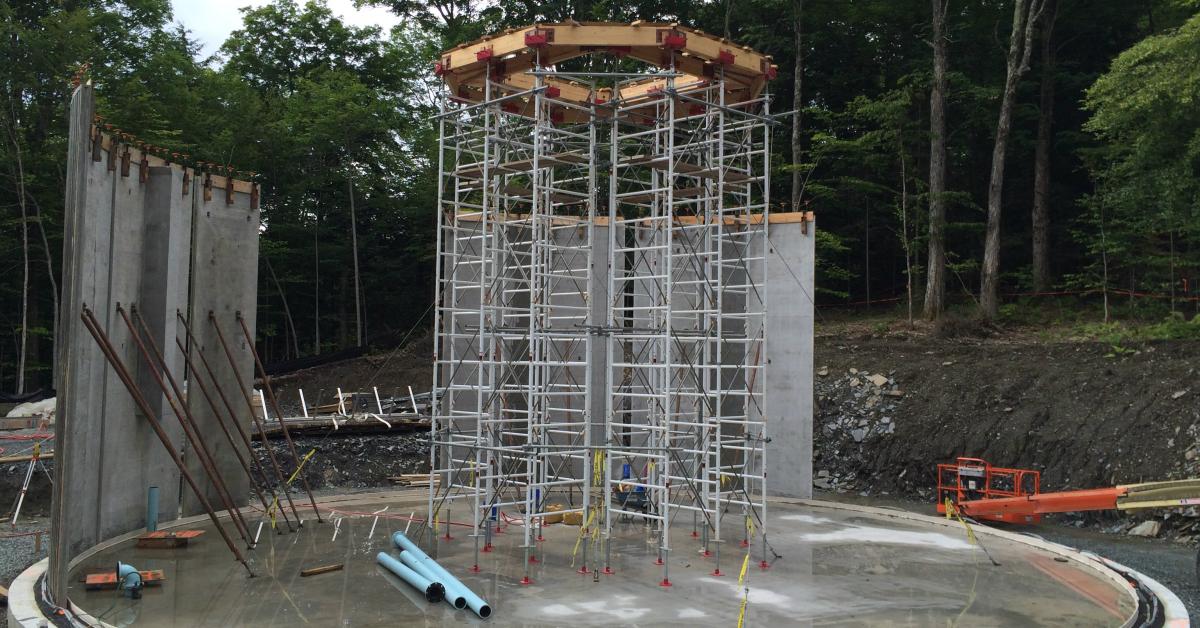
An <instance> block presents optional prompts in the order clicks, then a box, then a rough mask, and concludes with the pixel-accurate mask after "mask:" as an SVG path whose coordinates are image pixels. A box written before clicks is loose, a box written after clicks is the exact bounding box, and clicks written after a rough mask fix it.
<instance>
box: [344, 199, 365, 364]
mask: <svg viewBox="0 0 1200 628" xmlns="http://www.w3.org/2000/svg"><path fill="white" fill-rule="evenodd" d="M346 191H347V192H349V194H350V250H351V252H352V253H353V254H354V334H355V338H356V342H357V344H355V345H354V346H356V347H361V346H363V315H362V304H363V300H362V282H361V281H359V276H358V215H357V214H356V213H355V212H354V182H353V181H351V180H350V179H349V178H348V177H347V179H346Z"/></svg>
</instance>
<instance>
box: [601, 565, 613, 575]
mask: <svg viewBox="0 0 1200 628" xmlns="http://www.w3.org/2000/svg"><path fill="white" fill-rule="evenodd" d="M600 573H602V574H604V575H606V576H611V575H613V574H615V573H617V572H615V571H613V570H612V567H605V568H604V569H602V570H601V571H600Z"/></svg>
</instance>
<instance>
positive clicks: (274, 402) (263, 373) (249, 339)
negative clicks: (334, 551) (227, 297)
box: [214, 312, 321, 522]
mask: <svg viewBox="0 0 1200 628" xmlns="http://www.w3.org/2000/svg"><path fill="white" fill-rule="evenodd" d="M214 320H215V319H214ZM237 322H238V325H240V326H241V327H242V335H243V336H245V338H246V345H247V346H248V347H250V355H252V356H254V366H255V368H257V369H258V375H259V377H261V378H262V383H263V390H264V391H266V394H267V401H270V402H271V409H272V410H273V411H274V412H275V420H277V421H279V429H280V430H281V431H283V440H285V441H287V445H288V449H290V450H292V460H295V461H296V469H297V470H298V469H300V456H299V455H297V453H296V443H294V442H292V435H291V434H290V433H288V428H287V423H285V422H284V420H283V411H281V410H280V409H279V400H278V399H276V398H275V391H274V390H273V389H272V388H271V378H270V377H268V376H267V370H266V369H264V368H263V363H262V360H260V359H259V357H258V349H257V348H255V346H254V337H253V336H251V335H250V330H249V329H248V328H247V327H246V319H244V318H242V313H241V312H237ZM218 333H219V332H218ZM300 483H301V484H303V485H304V492H306V493H308V501H309V502H311V503H312V507H313V512H315V513H317V521H318V522H319V521H321V511H320V510H317V500H315V499H313V494H312V489H311V488H309V487H308V478H307V477H305V476H304V474H303V473H301V474H300Z"/></svg>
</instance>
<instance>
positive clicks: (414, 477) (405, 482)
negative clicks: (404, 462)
mask: <svg viewBox="0 0 1200 628" xmlns="http://www.w3.org/2000/svg"><path fill="white" fill-rule="evenodd" d="M388 480H389V481H391V483H392V484H399V485H400V486H429V474H428V473H403V474H401V475H395V476H391V477H389V478H388ZM441 483H442V478H441V476H435V477H434V478H433V485H434V486H440V485H441Z"/></svg>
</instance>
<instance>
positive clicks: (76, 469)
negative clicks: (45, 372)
mask: <svg viewBox="0 0 1200 628" xmlns="http://www.w3.org/2000/svg"><path fill="white" fill-rule="evenodd" d="M92 119H93V93H92V88H91V86H88V85H85V86H82V87H80V88H78V89H77V90H76V91H75V93H74V94H73V96H72V100H71V134H70V143H69V146H68V165H67V188H66V205H65V216H64V237H63V281H62V298H61V308H62V311H61V313H60V317H59V320H60V322H59V329H57V330H56V333H57V337H58V339H59V342H58V347H59V355H58V363H59V369H58V373H57V375H56V380H55V387H56V388H57V390H58V412H57V424H56V429H55V447H54V448H55V482H54V485H55V487H56V488H55V493H54V497H53V502H52V506H51V515H52V525H51V542H50V566H49V571H50V575H51V578H50V585H51V590H52V591H55V592H57V591H62V590H65V578H66V566H67V565H68V564H69V562H70V560H71V558H72V557H74V556H76V555H77V554H78V553H79V552H81V551H82V550H84V549H86V548H88V547H91V546H93V545H95V544H96V543H97V542H99V541H100V540H101V539H106V538H110V537H112V536H114V535H117V534H121V533H125V532H129V531H131V530H134V529H137V528H141V527H142V526H143V525H144V520H145V514H146V512H145V509H146V506H145V504H146V491H147V488H148V487H149V486H157V487H159V491H160V493H159V513H158V514H159V517H160V518H161V519H163V520H171V519H175V518H176V517H178V516H179V515H180V507H181V499H180V497H181V495H180V476H179V472H178V470H177V468H176V467H175V464H174V463H173V462H172V461H171V459H170V457H169V455H168V453H167V452H166V450H165V449H164V448H163V446H162V445H161V443H160V442H159V440H158V438H157V437H156V436H155V434H154V433H153V431H152V430H151V428H150V425H149V423H148V422H147V421H146V419H145V417H143V416H141V414H140V412H139V411H138V410H137V409H136V408H135V406H134V403H133V401H132V398H131V397H130V395H129V393H128V391H127V390H126V389H125V386H124V385H123V384H122V383H121V381H120V379H119V378H118V377H117V376H116V374H115V373H114V372H113V371H112V369H111V368H109V365H108V363H107V361H106V360H105V358H104V355H103V353H101V351H100V349H99V347H98V346H97V344H96V342H95V341H94V339H93V338H92V336H91V334H90V333H89V331H88V330H87V328H85V327H84V326H83V324H82V322H81V320H80V313H81V312H82V308H83V307H84V306H87V307H88V308H90V309H91V310H92V311H93V313H94V315H95V317H96V318H97V320H98V322H99V324H100V326H101V328H102V329H103V330H104V332H105V334H106V335H108V337H109V338H110V340H111V341H112V343H113V345H114V347H115V349H116V352H117V354H118V355H119V357H120V358H121V360H122V361H123V362H124V363H125V364H126V366H127V367H128V368H129V370H130V372H131V373H132V374H133V376H134V377H135V378H136V381H137V383H138V386H139V388H140V389H141V391H142V393H143V394H144V395H145V396H146V398H147V400H148V401H149V404H150V406H151V408H152V409H153V410H154V413H155V414H156V415H157V418H158V419H159V420H160V421H161V422H162V425H163V427H164V428H165V430H166V431H167V433H168V435H169V437H170V439H171V442H172V443H173V445H174V447H175V448H176V449H177V450H178V451H179V452H180V453H181V454H182V455H183V457H184V459H185V461H187V463H188V464H189V465H194V466H195V467H196V468H195V469H193V472H194V473H196V477H197V478H198V479H200V480H201V481H202V482H203V481H207V479H206V478H205V477H204V474H203V473H200V472H199V469H198V465H196V464H195V460H194V458H195V456H194V455H192V452H191V451H190V447H187V446H185V441H184V439H183V434H182V429H181V428H180V426H179V422H178V421H177V419H176V418H175V416H174V414H173V413H172V411H171V409H170V406H169V404H168V402H167V400H166V398H165V397H164V396H163V395H162V394H161V392H160V390H159V388H158V385H157V383H156V382H155V381H154V379H153V377H152V376H151V373H150V371H149V370H148V368H149V367H148V365H147V363H146V362H145V361H144V360H143V359H142V357H141V355H140V352H139V350H138V348H137V346H136V344H135V343H134V342H133V340H132V337H131V335H130V333H129V330H128V328H127V327H126V325H125V322H124V321H123V320H122V318H121V317H120V316H119V315H118V313H117V311H116V307H117V305H118V304H120V305H122V306H124V307H125V308H126V310H127V311H128V310H129V308H130V307H131V306H135V305H136V306H137V308H138V311H139V312H140V313H141V315H142V317H143V318H144V319H145V320H146V324H147V326H148V327H149V329H150V333H151V336H152V338H153V340H154V342H155V343H157V344H158V346H159V348H160V349H161V350H162V352H163V355H164V359H165V360H166V362H167V364H168V366H169V368H170V369H171V371H172V372H173V373H174V375H175V377H176V379H177V380H179V381H180V382H183V381H184V379H185V372H184V368H183V366H184V358H183V356H182V355H181V353H180V352H179V350H178V348H177V347H176V343H175V339H176V337H180V338H185V337H186V336H185V334H184V333H183V331H182V330H181V328H180V325H179V324H178V322H177V319H176V315H175V313H176V311H183V312H185V313H187V312H192V317H193V318H196V317H197V313H202V315H201V316H200V319H201V320H202V321H203V322H204V327H203V328H204V329H206V330H207V329H208V328H209V327H210V325H209V324H208V322H207V316H208V314H207V313H208V311H210V310H212V311H215V312H216V313H217V314H218V315H219V316H221V317H222V322H223V325H224V327H225V329H226V334H227V335H228V334H230V333H231V332H233V331H235V330H236V331H237V334H236V338H237V339H238V340H239V342H235V343H234V345H235V348H234V350H235V351H236V352H238V354H239V355H238V359H239V361H240V362H241V368H242V375H243V380H246V381H242V382H237V381H236V380H229V379H227V380H226V381H224V382H223V385H225V386H229V387H230V388H228V390H230V392H235V391H234V389H233V388H232V386H235V385H244V386H250V385H251V384H252V381H249V379H248V378H250V377H251V376H252V373H253V362H252V361H251V358H250V353H249V348H248V347H247V346H246V343H245V342H240V340H241V332H240V330H237V328H236V321H235V320H234V317H233V312H234V311H241V312H242V313H243V314H244V316H246V318H247V323H248V324H249V326H250V329H251V331H252V332H253V330H254V315H255V296H256V283H257V269H258V230H259V217H258V209H257V198H256V195H255V194H253V193H252V192H253V188H252V187H250V184H247V183H244V182H236V183H237V185H232V184H231V187H230V188H229V193H228V194H227V193H226V189H224V188H221V187H210V186H209V185H205V182H206V181H207V182H210V185H211V182H212V180H213V178H201V177H197V176H196V175H195V174H194V173H193V172H192V171H190V170H185V169H184V168H182V167H180V166H179V165H172V164H169V163H167V162H165V161H163V160H162V159H158V158H155V157H152V156H149V155H143V154H142V153H140V152H139V151H137V150H136V149H134V148H131V147H129V146H126V145H121V144H118V143H114V142H113V141H112V139H111V138H109V137H108V136H106V135H103V134H101V133H99V131H98V130H97V129H95V128H94V127H93V126H92ZM220 185H221V186H224V185H226V182H225V180H224V179H220ZM189 286H194V288H192V289H189ZM193 326H195V327H197V328H198V329H199V328H200V327H199V326H198V325H193ZM205 338H207V336H201V342H202V343H203V342H205V341H206V340H205ZM209 350H210V349H208V348H207V347H206V351H209ZM218 350H219V349H218ZM210 355H211V356H212V357H213V358H216V357H220V358H221V360H222V363H223V364H225V365H226V366H225V368H222V369H220V370H221V373H226V374H227V373H228V371H229V369H228V367H227V363H226V362H224V356H222V355H220V354H218V353H210ZM214 364H216V362H215V360H214ZM193 397H199V395H193ZM192 408H193V410H194V411H195V413H196V419H197V422H198V424H199V426H200V432H201V435H202V437H203V438H204V440H205V441H206V442H207V443H209V444H210V445H212V446H213V447H214V449H216V451H214V456H215V457H216V459H217V463H218V466H219V467H221V469H222V475H223V476H224V478H225V480H226V481H227V482H228V483H229V484H230V488H231V491H232V492H233V493H234V494H235V495H243V494H245V492H246V490H245V489H246V488H247V487H246V484H245V482H246V480H245V478H244V477H240V469H237V468H236V467H235V466H234V465H235V464H236V461H235V460H234V459H233V456H232V451H231V450H229V449H228V445H227V444H226V443H222V442H221V439H223V435H222V434H221V433H220V432H219V429H218V426H217V425H216V423H215V422H214V421H215V419H214V418H213V417H212V416H210V415H208V414H206V413H205V412H203V410H205V409H204V408H200V407H199V405H198V404H196V403H195V399H193V400H192ZM239 418H248V417H239ZM219 445H225V447H224V448H219V447H218V446H219ZM235 471H236V472H235ZM189 499H190V498H185V499H183V500H182V505H183V512H184V514H193V513H194V512H196V509H195V508H194V507H192V506H191V505H190V502H189Z"/></svg>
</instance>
